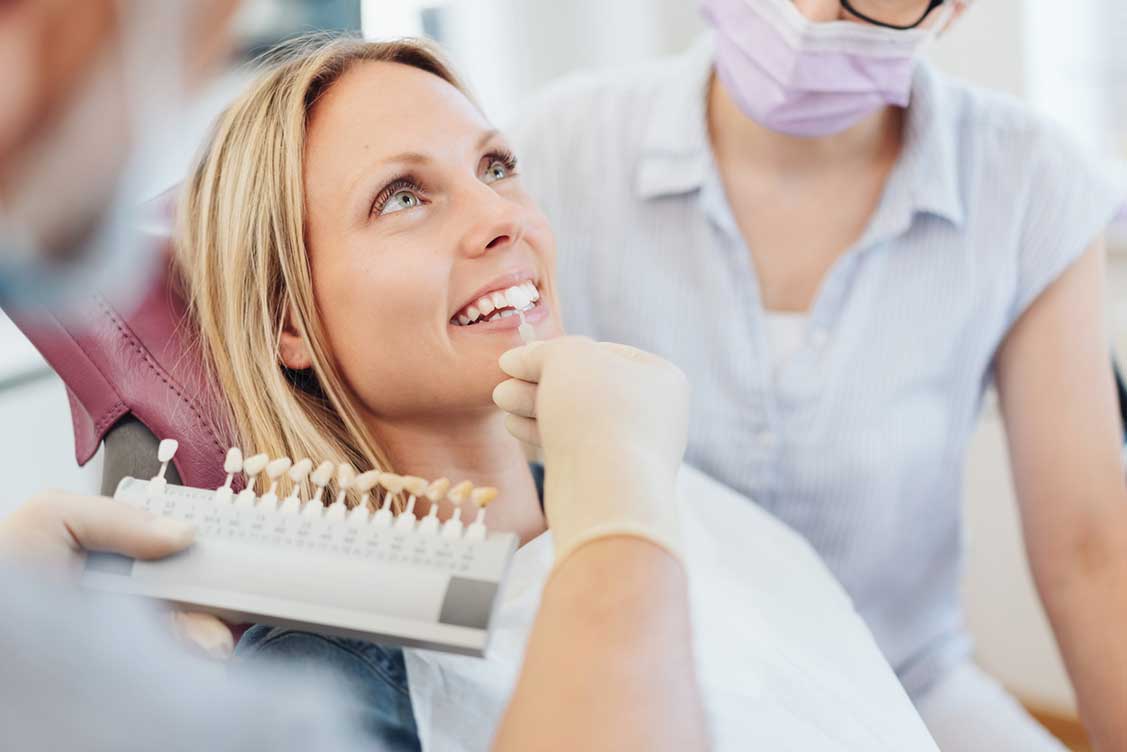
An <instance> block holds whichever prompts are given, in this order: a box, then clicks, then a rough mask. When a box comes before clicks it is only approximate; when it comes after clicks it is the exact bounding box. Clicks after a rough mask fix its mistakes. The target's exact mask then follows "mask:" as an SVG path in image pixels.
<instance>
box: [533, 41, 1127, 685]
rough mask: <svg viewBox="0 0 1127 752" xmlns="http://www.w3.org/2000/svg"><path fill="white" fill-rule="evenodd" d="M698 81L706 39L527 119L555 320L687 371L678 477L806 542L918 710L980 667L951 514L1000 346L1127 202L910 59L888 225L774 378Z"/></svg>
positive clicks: (1036, 134)
mask: <svg viewBox="0 0 1127 752" xmlns="http://www.w3.org/2000/svg"><path fill="white" fill-rule="evenodd" d="M710 72H711V45H710V44H709V43H708V41H707V40H705V41H703V42H702V43H700V44H698V45H696V46H695V47H694V48H693V49H691V50H690V51H689V52H687V53H686V54H684V55H682V56H680V57H677V58H674V59H670V60H665V61H659V62H657V63H653V64H649V65H646V66H644V67H641V68H636V69H631V70H627V71H622V72H615V73H609V74H608V73H599V74H594V75H584V76H580V77H575V78H571V79H569V80H567V81H564V82H562V83H560V84H558V85H556V86H554V87H552V88H551V89H550V90H549V91H548V92H546V93H545V94H544V95H543V96H541V97H539V98H538V99H537V100H536V101H535V102H534V103H533V105H532V107H531V108H530V109H529V110H528V111H527V112H526V113H525V115H524V116H523V117H522V118H521V119H520V120H519V121H518V123H519V124H518V127H517V128H516V129H514V131H513V136H514V139H515V143H516V147H517V154H518V156H519V157H520V159H521V161H522V165H523V167H522V170H523V178H522V179H523V180H525V181H526V184H527V185H528V186H529V187H530V189H531V190H532V192H533V195H535V196H536V197H537V198H538V199H539V201H540V202H541V204H542V206H543V207H544V209H545V211H546V212H547V214H548V216H549V217H550V219H551V220H552V223H553V225H554V227H555V229H556V232H557V236H558V241H559V242H558V247H559V278H558V284H559V287H560V298H561V303H562V305H563V311H564V318H565V323H566V324H567V326H568V329H569V330H570V331H571V332H573V333H579V334H587V335H590V336H593V337H597V338H599V339H605V340H614V341H618V342H626V343H629V344H632V345H636V346H638V347H641V348H644V349H646V350H650V351H653V352H656V353H659V354H661V355H663V356H665V357H667V358H669V359H670V360H672V361H674V362H675V363H677V364H678V365H680V366H681V368H683V369H684V370H685V372H686V373H687V374H688V375H689V378H690V380H691V381H692V384H693V391H694V402H693V419H692V425H691V428H690V437H689V452H688V460H689V461H690V462H691V463H693V464H695V465H697V466H698V467H700V468H702V469H704V470H705V471H706V472H708V473H710V474H711V475H713V476H715V477H716V478H718V479H720V480H721V481H723V482H725V483H727V484H728V485H730V486H732V487H734V488H735V489H737V490H739V491H740V492H742V493H744V494H746V495H748V496H749V497H751V498H753V499H755V500H756V501H757V502H758V503H759V504H761V505H763V506H764V507H766V508H767V509H768V510H770V511H771V512H772V513H774V514H775V515H777V516H778V517H779V518H781V519H782V520H783V521H785V522H787V523H788V524H790V525H791V526H792V527H794V528H795V529H796V530H798V531H799V532H801V533H802V534H803V535H805V536H806V537H807V538H808V539H809V540H810V541H811V543H812V544H813V545H814V546H815V548H817V550H818V551H819V552H820V553H821V555H822V556H823V557H824V559H825V560H826V562H827V563H828V564H829V566H830V567H831V569H832V570H833V571H834V572H835V573H836V575H837V576H838V577H839V578H840V580H841V581H842V583H843V584H844V586H845V588H846V589H847V590H848V591H849V593H850V594H851V596H852V597H853V600H854V604H855V606H856V607H857V609H858V611H859V612H860V613H861V615H862V616H863V617H864V618H865V620H866V621H867V622H868V624H869V626H870V628H871V629H872V630H873V633H874V635H875V637H876V639H877V642H878V643H879V644H880V646H881V648H882V649H883V650H884V652H885V655H886V656H887V658H888V660H889V662H890V663H891V664H892V666H893V668H895V669H896V671H897V674H898V675H899V676H900V678H901V681H903V682H904V685H905V687H906V688H907V690H908V691H909V693H910V694H912V695H913V696H917V697H918V696H919V694H920V693H922V692H923V691H924V690H926V689H927V687H928V686H930V685H931V684H932V683H933V682H934V681H935V680H936V679H937V678H939V677H940V676H941V675H942V674H943V673H944V672H945V671H946V670H948V669H949V668H951V667H952V666H953V665H955V664H956V663H958V662H959V661H962V660H964V659H965V658H966V656H967V655H968V654H969V652H970V640H969V638H968V637H967V636H966V633H965V631H964V624H963V619H962V615H961V613H960V606H959V577H960V572H961V568H960V565H961V546H962V541H961V533H960V528H961V520H960V506H961V499H960V497H961V490H962V489H961V486H962V475H963V465H964V457H965V454H966V451H967V445H968V441H969V439H970V436H971V434H972V431H973V429H974V427H975V423H976V420H977V417H978V414H979V409H980V406H981V403H982V398H983V393H984V390H985V389H986V387H987V386H988V385H989V383H990V381H991V378H992V360H993V358H994V354H995V351H996V350H997V348H998V346H999V344H1000V343H1001V341H1002V339H1003V338H1004V337H1005V335H1006V333H1007V331H1008V330H1009V329H1010V327H1011V326H1012V325H1013V324H1014V322H1015V321H1016V320H1017V318H1018V317H1019V316H1020V315H1021V313H1022V311H1024V310H1025V308H1026V307H1027V306H1028V305H1029V304H1030V303H1031V302H1032V301H1033V300H1034V299H1035V298H1036V297H1037V296H1038V295H1039V293H1040V292H1041V291H1042V290H1044V289H1045V288H1046V287H1047V286H1048V285H1049V284H1050V283H1051V282H1052V281H1053V280H1054V279H1056V278H1057V277H1058V276H1059V275H1060V274H1061V273H1062V271H1063V270H1064V269H1065V268H1066V267H1067V266H1068V265H1069V264H1070V263H1072V262H1073V261H1074V260H1075V259H1076V258H1077V257H1078V256H1080V254H1081V253H1082V252H1083V251H1084V250H1085V248H1087V247H1088V246H1089V245H1090V244H1091V242H1092V241H1093V240H1094V239H1095V238H1096V237H1097V235H1098V234H1099V233H1100V232H1101V231H1102V230H1103V229H1104V228H1105V227H1106V225H1107V224H1108V222H1109V221H1110V219H1111V217H1112V216H1113V215H1114V214H1115V210H1116V208H1117V206H1118V204H1119V198H1121V197H1119V196H1117V195H1116V188H1115V187H1114V183H1113V182H1111V180H1110V179H1109V178H1106V177H1104V176H1102V175H1100V174H1099V173H1098V172H1097V171H1096V170H1095V169H1094V168H1093V167H1092V166H1091V165H1090V164H1089V163H1088V162H1086V161H1085V159H1084V158H1083V157H1082V156H1081V155H1080V153H1079V152H1078V150H1077V149H1076V148H1074V147H1073V146H1072V145H1071V144H1070V143H1069V142H1068V141H1067V140H1066V139H1065V138H1063V137H1062V136H1061V135H1060V134H1059V133H1058V132H1057V131H1056V130H1054V129H1053V128H1052V127H1050V126H1048V125H1046V124H1045V123H1044V122H1042V121H1040V120H1038V119H1037V118H1035V117H1034V116H1033V115H1031V114H1030V113H1029V112H1028V111H1027V110H1026V109H1025V108H1023V107H1022V106H1021V105H1020V104H1018V103H1017V102H1015V101H1011V100H1009V99H1007V98H1004V97H1002V96H1000V95H997V94H993V93H988V92H985V91H980V90H976V89H972V88H969V87H967V86H965V85H963V84H960V83H957V82H955V81H952V80H948V79H947V78H945V77H944V76H942V75H940V74H939V73H937V72H936V71H934V70H932V69H931V68H930V67H928V66H927V65H924V64H921V65H920V66H919V68H918V71H917V75H916V76H915V80H914V83H913V90H912V101H911V105H910V107H909V109H908V115H907V118H906V141H905V146H904V151H903V153H902V156H901V158H900V160H899V163H898V164H897V165H896V167H895V168H894V170H893V172H892V174H891V176H890V178H889V182H888V185H887V188H886V190H885V192H884V195H883V198H882V199H881V201H880V204H879V206H878V209H877V210H876V212H875V214H874V216H873V217H872V219H871V223H870V225H869V227H868V229H867V231H866V232H865V233H864V235H863V237H862V239H861V240H860V241H859V242H858V243H857V244H856V246H855V247H853V248H852V249H851V250H849V251H848V252H847V253H846V254H845V255H844V256H842V257H841V258H840V259H839V260H838V262H837V263H836V264H835V265H834V266H833V268H832V269H831V270H830V272H829V274H828V276H827V277H826V279H825V280H824V282H823V285H822V287H821V290H820V291H819V293H818V296H817V298H816V300H815V302H814V304H813V307H812V308H811V310H810V312H809V313H810V318H809V322H808V324H807V330H806V337H805V343H804V346H803V347H802V348H801V349H800V350H799V351H798V352H797V353H796V354H794V355H793V356H792V357H791V358H790V359H789V360H788V361H787V362H786V363H785V364H784V365H783V367H782V368H781V369H780V370H779V371H777V372H774V373H773V372H772V367H771V357H770V353H769V351H768V339H767V331H766V323H765V312H764V310H763V307H762V304H761V302H760V299H759V284H758V281H757V279H756V275H755V269H754V266H753V264H752V263H751V260H750V254H749V252H748V249H747V247H746V245H745V244H744V242H743V240H742V238H741V236H740V234H739V232H738V230H737V227H736V224H735V222H734V220H733V217H732V213H731V210H730V208H729V206H728V203H727V200H726V197H725V195H724V191H723V188H722V184H721V181H720V178H719V175H718V173H717V170H716V167H715V165H714V163H713V160H712V153H711V150H710V148H709V144H708V140H707V130H706V121H705V92H706V88H707V82H708V79H709V75H710ZM810 218H811V221H817V209H816V207H812V210H811V214H810ZM748 545H749V546H753V545H755V541H754V540H749V541H748ZM779 579H780V582H781V583H785V581H786V572H779Z"/></svg>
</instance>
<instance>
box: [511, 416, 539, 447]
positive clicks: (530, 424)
mask: <svg viewBox="0 0 1127 752" xmlns="http://www.w3.org/2000/svg"><path fill="white" fill-rule="evenodd" d="M505 428H506V429H507V430H508V431H509V433H511V434H512V435H513V436H515V437H517V438H518V439H520V440H521V441H523V442H524V443H525V444H532V445H533V446H543V445H542V444H541V443H540V427H539V425H537V423H536V421H535V420H533V419H532V418H522V417H521V416H519V415H506V416H505Z"/></svg>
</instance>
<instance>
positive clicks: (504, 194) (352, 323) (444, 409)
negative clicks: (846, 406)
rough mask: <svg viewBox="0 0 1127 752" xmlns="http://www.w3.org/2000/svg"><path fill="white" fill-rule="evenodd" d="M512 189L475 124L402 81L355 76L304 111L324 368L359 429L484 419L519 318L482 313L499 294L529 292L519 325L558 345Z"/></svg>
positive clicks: (532, 211) (525, 218)
mask: <svg viewBox="0 0 1127 752" xmlns="http://www.w3.org/2000/svg"><path fill="white" fill-rule="evenodd" d="M518 173H519V170H518V169H517V168H516V165H515V160H514V157H513V155H512V153H511V152H510V151H509V148H508V146H507V144H506V142H505V139H504V137H503V136H501V135H500V134H499V133H497V132H496V131H495V130H493V128H492V127H491V126H490V124H489V123H488V122H487V121H486V120H485V118H484V116H483V115H482V114H481V113H480V112H479V111H478V110H477V108H476V107H474V105H473V104H471V103H470V101H469V100H468V99H466V97H465V96H464V95H463V94H462V93H461V92H459V91H458V90H457V89H456V88H454V87H453V86H452V85H450V84H449V83H447V82H446V81H444V80H442V79H441V78H439V77H437V76H434V75H432V74H430V73H426V72H424V71H421V70H418V69H416V68H412V67H409V66H406V65H400V64H396V63H384V62H364V63H359V64H356V65H354V66H353V67H352V68H351V69H350V70H349V71H348V72H347V73H345V74H344V75H343V76H342V77H341V78H340V79H339V80H338V81H337V82H336V83H335V84H333V85H332V86H331V87H330V88H329V90H328V92H327V93H326V94H325V95H324V96H323V97H322V98H321V99H320V101H318V102H317V104H316V105H315V106H314V109H313V113H312V116H311V119H310V124H309V130H308V139H307V147H306V153H305V197H306V203H307V217H306V222H307V227H306V239H307V244H308V247H309V253H310V256H311V259H310V261H311V267H312V272H313V287H314V295H315V298H316V302H317V306H318V308H319V311H320V314H321V317H322V321H323V325H324V329H325V331H326V333H327V336H328V340H329V343H328V344H329V347H330V349H331V353H332V357H333V358H334V359H335V361H336V363H337V364H338V367H339V368H340V370H341V372H342V374H343V376H344V378H345V380H346V382H347V383H348V385H349V387H350V388H351V389H352V390H353V391H354V392H355V394H356V395H357V396H358V398H359V399H360V401H361V403H362V404H363V406H364V408H365V409H366V410H367V411H368V412H369V413H370V414H371V415H374V416H376V417H379V418H383V419H394V418H401V417H406V418H418V417H426V416H427V415H429V414H433V415H434V416H435V417H438V418H440V419H441V418H444V417H448V416H450V415H451V414H452V411H454V412H456V411H462V410H479V409H487V408H490V407H491V405H492V402H491V393H492V390H493V387H494V386H495V385H496V384H497V383H498V382H500V381H501V380H502V379H503V378H504V376H503V375H502V373H501V371H500V369H499V368H498V366H497V359H498V357H499V356H500V355H501V353H503V352H505V351H506V350H508V349H510V348H512V347H516V346H518V345H520V344H521V340H520V337H519V335H518V333H517V326H518V325H519V324H520V317H519V316H516V315H500V314H502V313H503V310H498V308H499V306H498V303H501V304H502V306H507V305H508V304H507V303H506V302H505V301H504V300H503V295H504V291H505V290H507V289H509V288H511V287H514V286H518V287H519V286H523V287H524V289H525V290H526V291H531V288H530V287H529V285H530V284H531V285H532V286H534V287H535V290H536V292H537V293H538V295H539V299H538V300H536V301H535V303H533V307H532V308H531V309H530V310H527V311H526V312H525V317H526V319H527V321H528V322H529V323H530V324H532V325H533V327H534V328H535V329H536V331H537V334H538V336H539V337H540V338H548V337H555V336H558V335H559V334H560V333H561V326H560V323H559V314H558V310H557V307H556V301H555V295H554V286H553V284H552V281H553V273H554V266H555V240H554V238H553V236H552V232H551V229H550V228H549V226H548V222H547V219H546V218H545V217H544V215H543V214H542V213H541V211H540V210H539V208H538V207H537V206H536V204H535V203H534V202H533V200H532V198H531V197H530V196H529V195H528V193H527V192H526V191H525V189H524V188H523V186H522V185H521V180H520V178H519V177H518ZM495 293H501V295H500V296H498V295H496V294H495ZM471 306H472V307H473V310H472V311H471V310H470V309H471ZM509 310H510V313H511V309H509ZM471 317H475V318H476V321H475V322H473V323H470V322H469V321H468V319H469V318H471ZM302 347H303V345H302V343H301V342H300V340H297V341H296V344H295V339H294V336H293V335H292V334H289V335H286V336H285V337H283V346H282V356H283V360H284V361H287V365H290V366H291V367H294V366H297V367H300V366H301V365H302V363H301V362H299V361H300V360H301V354H302ZM295 355H296V357H297V361H298V362H295V360H294V358H295Z"/></svg>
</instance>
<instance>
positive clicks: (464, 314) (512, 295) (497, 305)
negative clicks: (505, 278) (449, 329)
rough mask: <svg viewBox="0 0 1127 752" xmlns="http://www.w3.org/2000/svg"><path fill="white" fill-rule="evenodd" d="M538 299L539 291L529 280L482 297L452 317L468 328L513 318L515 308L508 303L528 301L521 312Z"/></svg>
mask: <svg viewBox="0 0 1127 752" xmlns="http://www.w3.org/2000/svg"><path fill="white" fill-rule="evenodd" d="M539 299H540V291H539V290H537V289H536V285H535V284H533V282H532V281H531V280H530V281H528V282H523V283H521V284H519V285H516V286H514V287H510V288H508V289H506V290H496V291H494V292H491V293H487V294H485V295H482V296H481V297H480V298H478V299H477V300H475V301H474V302H473V303H470V304H469V305H468V306H466V307H465V308H463V309H462V310H460V311H458V313H457V314H455V316H454V321H455V322H457V323H458V324H459V325H460V326H468V325H470V324H475V323H478V322H480V321H483V320H492V319H496V318H503V317H505V316H514V315H516V308H515V305H514V303H513V302H510V301H516V302H517V303H520V302H522V301H528V302H527V304H526V305H524V306H523V307H522V309H523V310H527V309H529V308H531V307H532V304H533V303H535V302H536V301H537V300H539Z"/></svg>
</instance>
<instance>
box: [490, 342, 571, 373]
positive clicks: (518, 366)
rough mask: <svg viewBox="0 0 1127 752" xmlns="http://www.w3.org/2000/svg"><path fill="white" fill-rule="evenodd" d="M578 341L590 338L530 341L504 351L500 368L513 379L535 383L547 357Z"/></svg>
mask: <svg viewBox="0 0 1127 752" xmlns="http://www.w3.org/2000/svg"><path fill="white" fill-rule="evenodd" d="M579 342H583V343H590V342H591V340H590V339H588V338H587V337H557V338H556V339H545V340H539V341H537V342H530V343H529V344H527V345H522V346H521V347H514V348H513V349H512V350H508V351H506V352H505V353H503V354H502V355H501V359H500V360H499V361H498V362H499V364H500V366H501V370H502V371H504V372H505V373H506V374H508V375H509V376H512V377H513V378H514V379H520V380H521V381H530V382H533V383H536V382H539V381H540V374H541V372H542V371H543V370H544V363H545V362H547V360H548V358H550V357H553V356H554V355H555V354H556V353H557V352H559V351H560V350H562V349H564V348H568V347H575V345H576V343H579Z"/></svg>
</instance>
